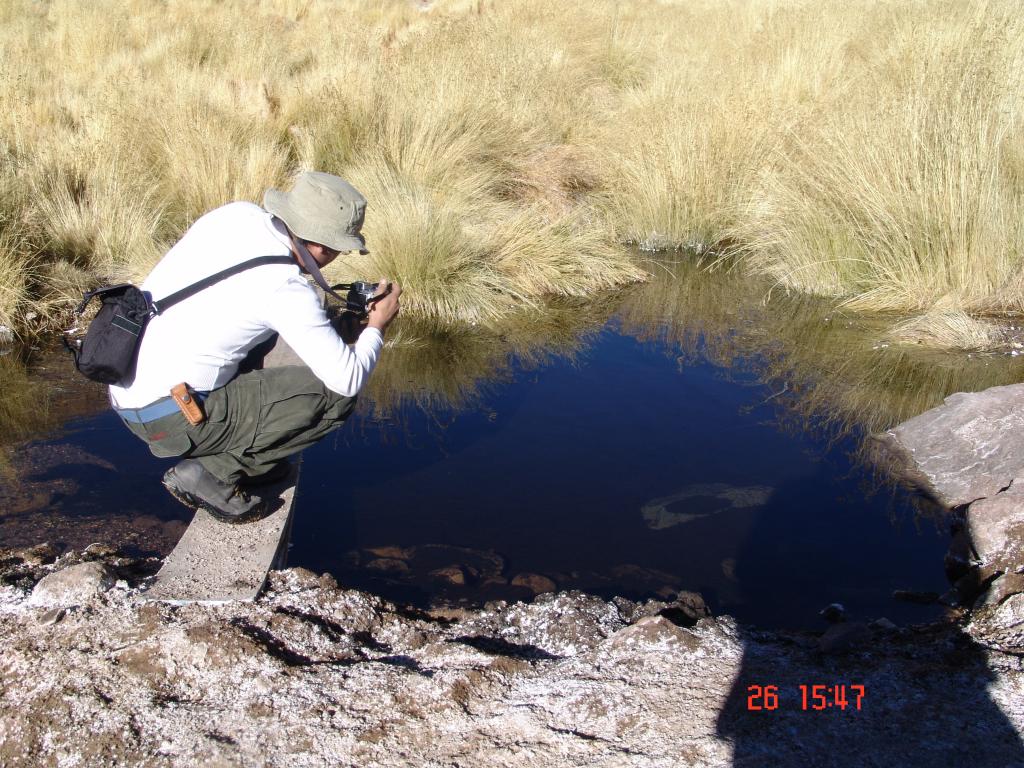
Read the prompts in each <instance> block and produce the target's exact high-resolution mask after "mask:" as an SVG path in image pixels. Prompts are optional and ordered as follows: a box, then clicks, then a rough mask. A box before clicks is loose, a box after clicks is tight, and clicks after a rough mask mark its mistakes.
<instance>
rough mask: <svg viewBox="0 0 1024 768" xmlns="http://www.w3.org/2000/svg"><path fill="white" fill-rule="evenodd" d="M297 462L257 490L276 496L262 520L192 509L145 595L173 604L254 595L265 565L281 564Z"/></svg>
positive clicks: (264, 576)
mask: <svg viewBox="0 0 1024 768" xmlns="http://www.w3.org/2000/svg"><path fill="white" fill-rule="evenodd" d="M299 466H300V464H299V463H296V464H295V466H294V469H293V470H292V474H291V476H290V477H289V478H287V479H286V480H284V481H282V482H280V483H277V484H275V485H271V486H267V487H266V488H265V489H260V490H261V491H263V492H264V493H266V494H267V495H269V496H270V497H271V498H276V499H277V502H276V503H277V509H276V510H275V511H274V512H273V513H271V514H270V515H269V516H267V517H265V518H263V519H262V520H255V521H253V522H250V523H224V522H221V521H220V520H218V519H217V518H215V517H213V515H211V514H210V513H209V512H207V511H206V510H205V509H200V510H198V511H197V512H196V516H195V517H194V518H193V519H192V523H191V525H189V527H188V529H187V530H186V531H185V533H184V535H183V536H182V537H181V540H180V541H179V542H178V545H177V546H176V547H175V548H174V551H173V552H171V554H170V555H169V556H168V557H167V559H166V560H164V564H163V566H162V567H161V568H160V572H159V573H157V575H156V579H155V580H154V581H153V584H152V586H150V588H149V589H148V590H147V591H146V599H147V600H152V601H160V602H165V603H176V604H184V603H207V604H220V603H229V602H239V601H241V602H252V601H253V600H255V599H256V596H257V595H258V594H259V593H260V590H262V589H263V585H264V584H265V583H266V580H267V574H268V573H269V572H270V569H271V568H283V567H284V565H285V562H284V560H285V554H286V552H287V548H288V538H289V536H290V534H291V522H292V511H293V509H294V507H295V488H296V486H297V484H298V480H299Z"/></svg>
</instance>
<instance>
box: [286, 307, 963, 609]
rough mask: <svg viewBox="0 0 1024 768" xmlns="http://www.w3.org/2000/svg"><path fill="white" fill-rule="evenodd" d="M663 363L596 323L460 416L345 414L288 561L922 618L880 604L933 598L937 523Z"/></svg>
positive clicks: (474, 591)
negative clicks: (557, 354) (564, 356)
mask: <svg viewBox="0 0 1024 768" xmlns="http://www.w3.org/2000/svg"><path fill="white" fill-rule="evenodd" d="M667 352H668V350H667V349H666V348H664V347H663V346H661V345H659V344H642V343H640V342H638V341H637V340H635V339H634V338H631V337H629V336H626V335H623V334H622V333H621V332H619V331H617V330H616V328H615V325H614V323H613V324H612V325H610V326H609V327H607V328H606V329H605V330H603V331H602V332H601V333H600V334H599V336H598V337H597V338H596V339H595V340H594V342H593V344H592V345H590V346H589V347H588V348H587V349H586V351H585V352H584V353H583V354H582V355H580V356H578V357H577V358H576V359H575V360H574V361H567V360H556V361H555V362H552V363H551V364H548V365H546V366H544V367H542V368H539V369H533V370H525V371H524V370H516V371H515V373H514V377H513V381H511V382H509V383H505V384H502V385H500V386H495V387H494V388H493V391H491V392H490V393H489V394H486V395H484V396H483V398H482V399H481V402H480V403H479V404H478V405H477V406H476V407H473V408H472V409H468V410H464V411H461V412H456V413H448V414H445V415H444V416H443V417H441V418H439V417H438V416H437V415H436V414H434V413H427V412H424V411H423V410H422V409H418V408H415V407H406V408H404V409H401V410H400V411H399V412H398V413H396V414H395V418H394V420H392V421H383V422H382V421H380V420H373V421H371V420H368V419H366V418H365V417H363V416H357V417H356V418H354V419H353V420H352V421H350V423H349V424H347V425H346V427H345V428H344V429H343V430H342V431H341V432H339V433H337V434H336V435H335V436H333V437H331V438H329V439H328V440H327V441H325V442H324V443H322V444H320V445H318V446H316V447H315V448H314V449H312V450H310V451H307V453H306V454H305V457H304V464H303V470H302V482H301V485H300V496H299V502H298V504H299V507H298V509H299V515H298V517H297V519H296V523H295V528H294V532H293V548H292V551H291V556H290V562H291V563H292V564H296V565H304V566H307V567H309V568H312V569H313V570H317V571H323V570H327V571H331V572H334V573H337V574H339V575H340V576H341V577H342V578H343V579H344V581H345V582H346V583H349V584H353V585H357V586H360V587H365V588H367V589H371V590H374V591H377V592H380V593H382V594H385V595H387V596H389V597H392V598H396V599H403V600H413V601H421V602H426V601H429V600H431V599H433V598H436V597H438V596H443V597H445V598H447V599H460V598H461V599H470V600H474V601H477V600H480V599H484V598H487V597H515V596H522V595H523V593H524V591H525V590H526V589H527V587H528V586H530V585H534V586H535V585H536V583H537V581H538V580H537V579H536V576H538V575H539V576H543V577H544V578H545V579H550V580H551V581H553V582H554V583H555V584H557V585H558V587H560V588H579V589H583V590H586V591H590V592H596V593H600V594H603V595H607V596H611V595H613V594H621V595H626V596H630V597H637V598H638V597H644V596H652V595H654V594H656V593H658V592H659V590H660V591H661V592H662V593H664V594H667V593H668V592H669V590H672V589H679V588H684V589H692V590H696V591H699V592H701V593H702V594H703V595H704V596H705V598H706V599H707V600H708V602H709V603H710V604H711V606H712V607H713V609H715V610H718V611H728V612H730V613H732V614H734V615H736V616H737V617H739V618H740V619H741V620H744V621H750V622H755V623H757V624H760V625H762V626H766V627H767V626H811V625H814V624H815V623H816V622H817V621H818V619H817V611H818V610H819V609H820V608H822V607H823V606H825V605H826V604H828V603H831V602H833V601H839V602H842V603H843V604H844V605H845V606H846V608H847V610H848V611H850V612H851V613H854V614H857V615H860V616H868V617H877V616H883V615H884V616H888V617H889V618H891V619H892V620H894V621H915V620H924V619H926V618H929V617H930V616H931V615H932V614H929V613H928V609H923V608H921V607H920V606H916V605H908V604H906V603H901V602H896V601H894V600H893V599H892V592H893V590H895V589H913V590H933V591H937V592H941V591H944V590H945V589H946V588H948V585H947V584H946V582H945V579H944V575H943V570H942V555H943V551H944V549H945V547H946V546H947V544H948V530H947V529H946V528H945V526H944V525H943V524H942V523H941V522H934V521H931V520H922V519H920V517H919V516H918V515H916V514H915V512H914V511H913V509H912V508H911V506H910V505H909V504H908V501H907V499H906V498H904V497H902V496H900V495H893V493H892V492H891V491H881V492H877V493H872V492H871V491H872V488H874V487H875V485H876V484H875V483H874V482H873V480H872V478H871V477H869V476H868V474H867V472H866V470H864V469H862V468H859V467H857V466H856V465H855V464H852V463H851V460H850V454H851V453H853V452H854V451H855V449H856V447H857V443H856V439H855V438H853V437H849V438H846V439H842V440H839V441H838V442H832V443H826V441H825V439H824V438H820V439H815V438H814V437H812V436H810V435H808V434H806V433H797V434H793V433H792V432H791V431H789V430H780V428H779V424H778V423H777V421H776V412H775V408H774V406H773V404H772V403H773V401H772V399H771V398H772V395H773V394H774V393H773V392H772V391H771V390H770V389H769V388H768V387H767V386H766V385H763V384H761V383H759V382H758V380H757V379H756V378H754V376H753V375H746V376H744V375H737V374H734V373H732V374H729V375H728V376H726V375H725V372H724V371H723V370H721V369H719V368H716V367H715V366H713V365H711V364H709V363H706V362H705V363H700V364H697V363H692V362H691V363H688V364H683V363H681V362H680V361H679V360H677V359H676V357H675V356H674V355H672V354H667ZM516 576H519V578H518V579H516ZM453 580H454V581H455V582H458V581H460V580H461V581H463V582H465V584H458V583H454V584H453V583H451V582H452V581H453ZM507 581H512V582H518V584H516V583H513V584H506V583H505V582H507ZM540 583H545V582H543V581H541V582H540Z"/></svg>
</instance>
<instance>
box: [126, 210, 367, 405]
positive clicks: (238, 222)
mask: <svg viewBox="0 0 1024 768" xmlns="http://www.w3.org/2000/svg"><path fill="white" fill-rule="evenodd" d="M289 242H290V241H289V237H288V234H287V231H286V230H285V228H284V226H283V224H281V222H280V221H279V220H277V219H274V217H272V216H271V215H270V214H269V213H267V212H266V211H264V210H263V209H262V208H260V207H259V206H258V205H255V204H253V203H245V202H238V203H229V204H228V205H225V206H222V207H220V208H217V209H216V210H213V211H211V212H209V213H207V214H206V215H205V216H203V217H202V218H200V219H199V220H198V221H196V222H195V223H194V224H193V225H192V226H191V227H190V228H189V230H188V231H187V232H186V233H185V235H184V237H182V238H181V240H179V241H178V243H177V244H175V246H174V247H173V248H171V250H170V251H168V252H167V255H166V256H164V258H163V259H161V261H160V263H159V264H157V265H156V268H154V269H153V271H152V272H151V273H150V274H149V276H148V277H147V278H146V280H145V281H144V282H143V284H142V289H143V290H144V291H148V292H149V293H150V294H151V295H152V297H153V299H154V300H156V301H159V300H160V299H162V298H165V297H166V296H169V295H170V294H172V293H174V292H175V291H177V290H180V289H181V288H184V287H186V286H188V285H191V284H192V283H195V282H197V281H199V280H201V279H203V278H204V277H207V276H209V275H212V274H215V273H217V272H220V271H221V270H224V269H227V268H229V267H231V266H233V265H235V264H239V263H241V262H243V261H248V260H250V259H254V258H256V257H258V256H284V255H288V254H290V252H291V251H290V249H289ZM275 331H276V332H277V333H280V334H281V337H282V338H283V339H284V340H285V341H286V342H287V343H288V345H289V346H290V347H291V348H292V349H294V350H295V353H296V354H297V355H298V356H299V357H300V358H302V360H303V362H305V363H306V365H308V366H309V367H310V369H312V371H313V373H315V374H316V375H317V377H318V378H319V379H320V380H321V381H323V382H324V384H325V385H326V386H327V387H328V388H329V389H331V390H333V391H334V392H337V393H338V394H341V395H354V394H356V393H357V392H358V391H359V390H360V388H361V387H362V386H363V384H364V383H365V382H366V380H367V378H368V377H369V375H370V373H371V372H372V371H373V368H374V366H375V365H376V363H377V358H378V356H379V355H380V350H381V347H383V345H384V337H383V336H382V335H381V333H380V331H378V330H377V329H376V328H366V329H364V330H363V332H362V333H361V334H360V335H359V339H358V341H357V342H356V343H355V345H353V346H352V347H349V346H348V345H347V344H345V342H344V341H342V339H341V337H340V336H338V334H337V332H336V331H335V330H334V329H333V328H332V327H331V325H330V322H329V321H328V319H327V314H326V312H325V311H324V309H323V308H322V307H321V306H320V301H319V297H318V296H317V293H316V291H315V290H314V289H313V287H312V286H311V285H310V284H309V283H308V282H307V281H306V279H305V278H304V277H303V276H302V273H301V272H300V270H299V266H298V264H266V265H263V266H259V267H255V268H253V269H248V270H246V271H244V272H241V273H239V274H237V275H232V276H231V277H228V278H226V279H225V280H222V281H221V282H219V283H216V284H214V285H212V286H210V287H209V288H206V289H205V290H202V291H200V292H199V293H197V294H195V295H194V296H190V297H189V298H187V299H185V300H184V301H182V302H181V303H179V304H176V305H174V306H173V307H170V308H169V309H167V310H166V311H165V312H163V313H162V314H160V315H157V316H156V317H154V318H152V319H151V320H150V321H149V325H147V326H146V330H145V333H144V335H143V337H142V344H141V346H140V348H139V358H138V365H137V367H136V373H135V381H134V382H133V383H132V385H131V386H130V387H127V388H125V387H118V386H112V387H110V397H111V401H112V402H113V404H114V406H115V407H118V408H141V407H142V406H145V405H148V404H149V403H152V402H153V401H154V400H158V399H159V398H161V397H166V396H167V395H168V394H169V393H170V389H171V387H173V386H174V385H175V384H178V383H180V382H183V381H184V382H187V383H188V384H189V385H190V386H191V387H192V388H193V389H195V390H197V391H200V392H202V391H208V390H212V389H216V388H218V387H222V386H224V385H225V384H226V383H227V382H228V381H230V380H231V378H232V377H233V376H234V375H235V373H236V372H237V370H238V366H239V364H240V363H241V361H242V360H243V359H244V358H245V356H246V353H247V352H248V351H249V350H250V349H252V348H253V347H254V346H256V345H257V344H259V343H260V342H262V341H265V340H266V339H268V338H269V337H270V336H271V335H272V334H273V333H274V332H275Z"/></svg>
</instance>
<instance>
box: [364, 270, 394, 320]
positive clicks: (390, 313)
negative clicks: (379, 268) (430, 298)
mask: <svg viewBox="0 0 1024 768" xmlns="http://www.w3.org/2000/svg"><path fill="white" fill-rule="evenodd" d="M388 283H391V292H390V293H388V295H387V296H384V297H383V298H381V299H377V300H375V301H374V302H373V303H372V304H371V305H370V312H369V316H368V317H369V320H368V322H367V325H369V326H370V327H371V328H376V329H377V330H379V331H380V332H381V333H384V332H385V331H386V330H387V329H388V326H389V325H391V321H392V320H394V319H395V315H397V314H398V297H399V296H401V295H402V289H401V287H400V286H399V285H398V283H392V282H391V281H390V280H388V279H387V278H386V277H382V278H381V279H380V282H379V283H377V293H375V294H374V295H375V296H380V295H381V294H383V293H384V291H386V290H387V287H388Z"/></svg>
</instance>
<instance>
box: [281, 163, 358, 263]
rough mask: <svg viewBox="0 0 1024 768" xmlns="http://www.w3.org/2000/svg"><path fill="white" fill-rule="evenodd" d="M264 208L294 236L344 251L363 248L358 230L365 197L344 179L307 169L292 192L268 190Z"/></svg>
mask: <svg viewBox="0 0 1024 768" xmlns="http://www.w3.org/2000/svg"><path fill="white" fill-rule="evenodd" d="M263 207H264V208H265V209H266V210H267V211H269V212H270V213H272V214H274V215H275V216H277V217H278V218H279V219H281V220H282V221H283V222H284V223H285V224H286V225H287V226H288V229H290V230H291V231H292V233H293V234H295V235H296V236H297V237H300V238H302V239H303V240H308V241H310V242H313V243H320V244H321V245H326V246H327V247H328V248H332V249H333V250H335V251H341V252H343V253H345V252H348V251H359V253H369V251H367V250H366V240H365V239H364V238H363V236H362V235H361V234H360V233H359V231H360V230H361V229H362V227H363V217H364V216H365V215H366V198H365V197H363V196H362V195H361V194H360V193H359V190H357V189H356V188H355V187H353V186H352V185H351V184H349V183H348V182H347V181H345V180H344V179H341V178H339V177H337V176H333V175H331V174H329V173H321V172H319V171H306V172H305V173H303V174H301V175H300V176H299V177H298V178H297V179H296V180H295V186H293V187H292V191H291V192H282V191H280V190H278V189H268V190H267V191H266V192H265V193H264V194H263Z"/></svg>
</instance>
